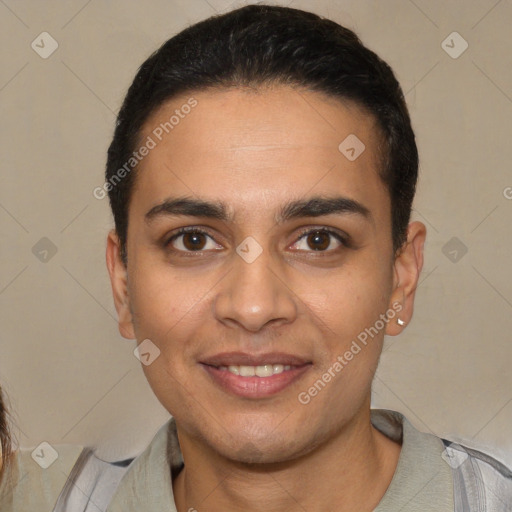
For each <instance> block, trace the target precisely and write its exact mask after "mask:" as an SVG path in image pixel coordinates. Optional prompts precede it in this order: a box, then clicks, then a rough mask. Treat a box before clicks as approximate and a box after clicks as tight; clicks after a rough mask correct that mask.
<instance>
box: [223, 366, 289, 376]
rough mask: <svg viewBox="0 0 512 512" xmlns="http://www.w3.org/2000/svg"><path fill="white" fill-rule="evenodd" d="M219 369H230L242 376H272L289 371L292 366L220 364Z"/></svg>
mask: <svg viewBox="0 0 512 512" xmlns="http://www.w3.org/2000/svg"><path fill="white" fill-rule="evenodd" d="M218 369H219V370H221V371H228V372H231V373H232V374H234V375H239V376H240V377H255V376H256V377H271V376H272V375H278V374H279V373H283V372H287V371H289V370H291V369H292V366H291V365H289V364H287V365H282V364H263V365H259V366H245V365H243V366H233V365H231V366H219V367H218Z"/></svg>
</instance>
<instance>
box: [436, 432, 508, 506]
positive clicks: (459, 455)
mask: <svg viewBox="0 0 512 512" xmlns="http://www.w3.org/2000/svg"><path fill="white" fill-rule="evenodd" d="M441 441H442V442H443V445H444V447H445V450H444V452H443V455H442V456H443V458H444V459H445V461H446V462H447V463H448V465H449V466H450V467H451V469H452V475H453V485H454V497H455V501H456V509H455V510H468V508H467V507H469V506H471V507H472V508H471V510H473V509H474V510H492V511H497V512H498V511H499V512H505V511H509V512H512V471H511V470H510V468H508V467H507V466H506V465H505V464H503V463H502V462H500V461H499V460H497V459H496V458H494V457H492V456H491V455H489V454H487V453H484V452H482V451H479V450H476V449H474V448H471V447H469V446H466V445H465V444H461V443H457V442H453V441H450V440H448V439H441ZM457 507H458V508H457ZM478 507H480V508H478Z"/></svg>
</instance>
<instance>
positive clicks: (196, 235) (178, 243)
mask: <svg viewBox="0 0 512 512" xmlns="http://www.w3.org/2000/svg"><path fill="white" fill-rule="evenodd" d="M166 245H169V246H171V248H172V249H174V250H175V251H176V252H180V251H181V252H185V253H186V252H201V251H203V250H210V249H219V248H220V246H218V245H217V244H216V243H215V241H214V240H213V238H212V237H211V236H210V235H209V234H208V233H206V232H204V231H201V230H198V229H185V228H184V229H180V231H179V232H178V233H176V234H175V235H173V236H172V237H171V238H170V240H169V241H168V242H167V243H166Z"/></svg>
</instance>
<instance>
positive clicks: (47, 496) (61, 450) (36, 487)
mask: <svg viewBox="0 0 512 512" xmlns="http://www.w3.org/2000/svg"><path fill="white" fill-rule="evenodd" d="M83 450H84V448H83V447H81V446H71V445H63V446H59V447H57V448H54V447H52V446H51V445H49V444H48V443H43V444H41V445H39V446H38V447H37V448H36V449H32V450H29V449H21V450H18V451H17V452H15V453H14V454H13V455H12V456H11V458H10V460H9V464H8V466H7V467H6V471H5V474H4V475H3V478H2V482H1V484H0V510H2V512H10V511H15V510H16V511H18V510H43V509H48V510H51V508H52V507H53V505H54V504H55V502H56V500H57V498H58V496H59V494H60V492H61V491H62V489H63V487H64V485H65V483H66V480H67V477H68V474H69V473H70V471H71V469H72V468H73V466H74V465H75V464H76V462H77V460H78V459H79V458H80V455H81V454H82V452H83Z"/></svg>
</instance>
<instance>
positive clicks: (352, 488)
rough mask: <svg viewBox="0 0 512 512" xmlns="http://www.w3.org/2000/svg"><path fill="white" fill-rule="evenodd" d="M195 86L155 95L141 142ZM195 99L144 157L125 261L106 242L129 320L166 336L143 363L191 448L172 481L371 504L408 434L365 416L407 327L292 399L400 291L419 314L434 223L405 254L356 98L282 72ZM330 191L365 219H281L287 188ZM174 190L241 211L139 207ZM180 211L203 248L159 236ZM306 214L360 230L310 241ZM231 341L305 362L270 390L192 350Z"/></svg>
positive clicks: (136, 329) (291, 502)
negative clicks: (267, 82)
mask: <svg viewBox="0 0 512 512" xmlns="http://www.w3.org/2000/svg"><path fill="white" fill-rule="evenodd" d="M190 96H192V94H191V93H189V94H188V95H184V96H182V97H180V98H174V99H173V100H172V101H170V102H168V103H166V104H165V105H163V106H162V107H161V108H160V109H159V110H158V111H157V112H156V113H155V114H154V115H153V116H152V117H151V118H150V119H148V120H147V122H146V124H145V127H144V131H143V134H142V140H145V138H146V137H147V136H148V135H150V134H151V132H152V130H153V129H154V128H155V127H156V126H158V124H159V123H160V122H164V121H166V120H168V119H169V117H170V116H171V115H172V114H173V112H174V110H175V109H176V108H179V107H180V105H182V104H183V103H184V102H185V101H186V100H187V99H188V98H189V97H190ZM193 97H194V98H196V100H197V101H198V105H197V106H196V107H195V109H194V110H193V111H192V113H190V114H189V115H188V116H187V117H186V118H185V119H183V120H181V122H180V124H179V125H177V126H176V127H175V128H174V129H173V131H172V132H170V134H169V135H168V136H166V137H165V138H164V139H163V140H162V141H161V142H160V143H159V144H158V145H157V146H156V147H155V148H154V149H152V150H151V151H150V153H149V154H148V155H147V156H146V157H145V158H144V160H143V161H142V162H141V164H140V166H139V169H138V175H137V180H136V186H135V188H134V191H133V196H132V199H131V203H130V209H129V228H128V243H127V249H128V250H127V253H128V264H127V267H125V266H124V265H123V263H122V261H121V258H120V252H119V240H118V238H117V236H116V233H115V231H112V232H111V233H110V234H109V236H108V240H107V266H108V270H109V273H110V277H111V282H112V290H113V295H114V300H115V305H116V309H117V312H118V315H119V329H120V332H121V334H122V335H123V336H124V337H126V338H136V339H137V340H138V342H141V341H142V340H144V339H147V338H149V339H150V340H151V341H152V342H153V343H154V344H155V345H157V346H158V348H159V349H160V351H161V354H160V356H159V357H158V358H157V359H155V361H154V362H153V363H152V364H150V365H149V366H143V369H144V371H145V374H146V377H147V379H148V381H149V383H150V385H151V387H152V389H153V391H154V392H155V394H156V396H157V397H158V399H159V400H160V402H161V403H162V404H163V405H164V407H165V408H166V409H167V410H168V411H169V412H170V413H171V414H172V415H173V416H174V417H175V419H176V423H177V426H178V435H179V441H180V446H181V449H182V452H183V456H184V460H185V468H184V469H183V470H182V471H181V472H180V473H179V475H178V477H177V478H175V479H174V480H173V490H174V494H175V500H176V503H177V507H178V510H179V511H180V512H184V511H187V510H189V508H191V507H195V508H196V509H197V510H199V511H200V510H208V511H220V510H247V511H252V510H254V511H256V510H266V511H285V510H286V511H295V510H308V511H310V512H315V511H325V510H337V511H340V512H343V511H353V510H359V511H366V510H368V511H370V510H373V509H374V508H375V507H376V506H377V504H378V502H379V501H380V499H381V498H382V496H383V495H384V493H385V491H386V489H387V487H388V486H389V483H390V482H391V479H392V477H393V474H394V471H395V469H396V465H397V461H398V457H399V454H400V445H399V444H397V443H395V442H393V441H391V440H390V439H388V438H387V437H385V436H384V435H383V434H381V433H380V432H379V431H378V430H376V429H375V428H374V427H373V426H372V425H371V423H370V395H371V383H372V379H373V376H374V373H375V370H376V368H377V364H378V360H379V357H380V353H381V350H382V342H383V337H384V334H385V333H386V334H388V335H392V336H394V335H397V334H399V333H400V332H401V331H402V330H403V329H404V327H401V326H399V325H398V324H397V323H396V317H395V319H394V320H390V321H389V322H388V323H387V324H386V327H385V329H382V330H380V331H379V334H378V335H377V336H375V337H374V338H373V339H372V340H371V341H370V342H369V343H368V344H367V346H366V347H364V348H363V349H362V350H361V351H360V352H359V353H358V354H357V355H356V356H354V358H353V359H352V360H351V361H350V362H349V364H348V365H347V366H346V367H344V368H343V370H342V371H341V372H339V373H338V374H337V375H336V377H334V378H333V379H332V380H331V381H330V382H329V383H328V384H327V385H326V386H325V388H324V389H322V391H321V392H319V393H318V394H317V396H315V397H313V398H312V399H311V401H310V402H309V403H308V404H307V405H302V404H300V403H299V401H298V399H297V397H298V394H299V393H300V392H303V391H307V390H308V388H310V387H311V386H312V385H313V383H314V382H315V381H317V380H318V379H319V378H321V377H322V375H323V374H324V373H325V371H326V370H327V369H328V368H329V367H331V366H332V365H333V363H334V362H335V361H336V358H337V356H339V355H343V354H344V353H345V352H346V351H347V350H348V349H349V347H350V345H351V343H352V340H354V339H356V337H357V335H358V334H359V333H360V332H362V331H363V330H364V329H365V328H368V327H370V326H372V325H374V324H375V322H376V320H377V319H378V318H379V315H380V314H383V313H385V312H386V310H388V309H390V308H392V304H393V303H395V302H399V303H400V305H401V307H402V310H401V311H400V314H399V316H400V318H401V319H402V320H404V322H405V325H407V324H408V323H409V321H410V320H411V317H412V314H413V304H414V295H415V290H416V287H417V284H418V277H419V275H420V272H421V268H422V265H423V246H424V241H425V236H426V228H425V226H424V225H423V224H422V223H420V222H412V223H411V224H410V225H409V227H408V239H407V242H406V244H404V247H403V248H402V251H401V252H400V253H399V255H398V256H396V257H395V255H394V254H393V250H392V238H391V206H390V198H389V195H388V193H387V190H386V188H385V187H384V185H383V183H382V181H381V180H380V178H379V176H378V174H377V168H378V153H377V147H378V144H379V132H378V130H377V128H376V125H375V123H374V120H373V118H372V117H371V116H369V115H368V114H366V113H365V112H364V111H363V110H362V109H361V108H359V107H358V106H357V105H354V104H349V103H342V102H340V101H338V100H335V99H332V98H329V97H326V96H324V95H322V94H320V93H317V92H308V91H304V90H293V89H291V88H289V87H287V86H275V87H273V88H264V89H259V90H252V89H251V90H249V89H230V90H221V91H206V92H204V91H203V92H198V93H194V94H193ZM349 134H356V135H357V137H358V138H359V139H360V140H361V141H363V142H364V144H365V146H366V149H365V151H364V152H363V153H362V154H361V155H360V156H359V157H358V158H357V159H356V160H355V161H353V162H351V161H349V160H348V159H347V158H346V157H345V156H344V155H343V154H342V153H341V152H340V151H339V150H338V145H339V144H340V142H341V141H343V140H344V139H345V138H346V137H347V136H348V135H349ZM334 195H336V196H337V195H340V196H345V197H348V198H351V199H353V200H356V201H358V202H360V203H362V204H363V205H364V206H365V207H366V208H367V209H368V210H369V211H370V213H371V219H370V220H367V219H365V218H364V217H363V216H362V215H358V214H354V213H344V214H330V215H324V216H320V217H305V218H298V219H293V220H289V221H286V222H284V223H281V224H279V223H276V218H275V216H276V215H277V213H278V212H279V209H280V207H281V206H282V205H283V204H285V203H287V202H288V201H291V200H295V199H304V198H310V197H312V196H323V197H332V196H334ZM177 196H180V197H182V196H188V197H192V198H195V199H197V198H200V199H204V200H210V201H222V202H224V203H226V205H227V206H228V210H229V213H230V214H232V216H233V218H232V220H230V221H221V220H217V219H210V218H195V217H191V216H161V217H158V218H154V219H153V220H152V221H151V222H150V223H147V222H145V220H144V216H145V214H146V212H148V211H149V210H150V209H151V208H153V207H154V206H155V205H157V204H159V203H161V202H162V201H164V200H165V199H167V198H169V197H177ZM183 226H198V227H201V228H202V229H204V230H207V231H208V232H209V234H210V235H211V237H212V238H209V236H205V237H204V238H200V239H199V240H200V241H201V240H204V242H203V246H202V247H204V248H203V249H202V250H201V251H199V252H200V253H201V254H198V251H190V250H189V252H188V254H185V250H186V249H187V248H189V249H190V247H191V244H190V243H188V245H183V244H184V242H187V241H188V242H190V237H188V238H187V236H186V235H185V236H181V237H179V238H178V239H176V240H174V241H173V242H172V243H171V245H170V246H167V247H165V244H164V242H165V241H167V240H168V239H169V238H170V235H172V234H173V233H174V232H175V230H176V229H178V228H180V227H183ZM303 228H327V229H333V230H337V231H339V232H342V233H345V234H347V235H349V237H350V239H351V240H352V245H351V246H349V247H345V246H343V245H342V244H341V243H340V242H338V241H337V240H336V239H335V238H334V237H331V238H329V237H327V239H326V240H327V243H326V244H325V245H323V241H325V239H321V240H322V241H321V243H320V245H321V246H322V250H314V249H315V248H316V247H317V245H318V243H317V242H315V241H313V242H312V243H311V242H308V237H307V235H306V236H303V237H302V238H301V236H302V232H301V229H303ZM248 236H251V237H253V238H254V239H255V240H256V241H257V242H258V243H259V245H260V246H261V248H262V253H261V254H260V256H259V257H258V258H257V259H256V260H255V261H253V262H252V263H247V262H246V261H244V259H242V258H241V257H240V256H239V255H238V254H237V252H236V248H237V246H238V245H239V244H240V243H241V242H242V241H243V240H244V239H245V238H246V237H248ZM173 248H174V252H173V251H172V249H173ZM180 251H181V252H180ZM191 253H192V254H191ZM228 351H243V352H248V353H251V354H261V353H267V352H272V351H279V352H285V353H288V354H293V355H297V356H300V357H302V358H304V359H306V360H308V361H310V362H311V364H310V366H309V367H308V370H307V371H306V372H305V373H304V374H303V375H302V376H301V377H300V378H299V379H298V380H296V381H294V382H293V383H292V384H291V385H289V386H288V387H287V388H285V389H284V390H282V391H280V392H279V393H276V394H275V395H272V396H269V397H265V398H260V399H251V398H246V397H238V396H234V395H232V394H230V393H228V392H226V391H224V390H223V389H221V388H219V387H218V386H216V385H215V384H213V383H212V379H211V378H210V376H209V375H208V374H207V373H206V372H205V371H204V368H203V367H202V366H201V365H200V364H199V362H200V361H201V360H202V359H204V358H206V357H209V356H212V355H214V354H218V353H220V352H228Z"/></svg>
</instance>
